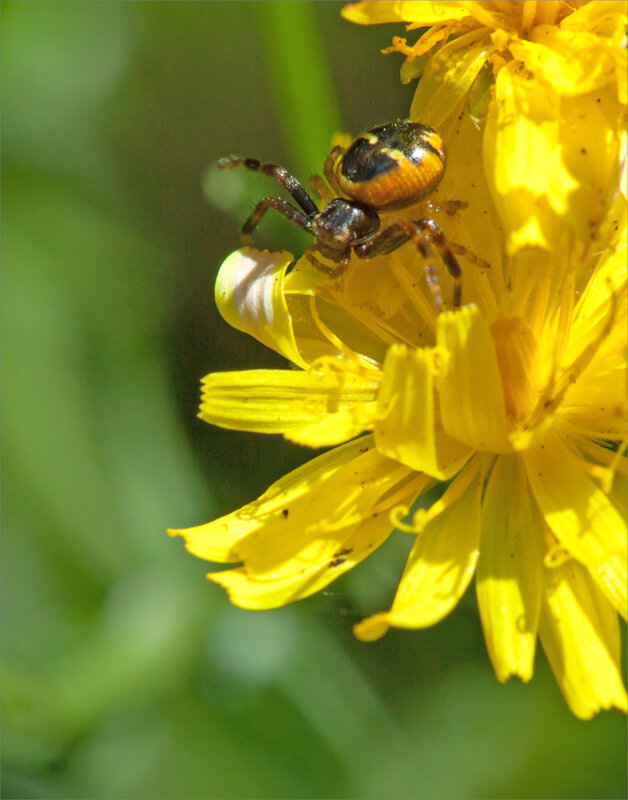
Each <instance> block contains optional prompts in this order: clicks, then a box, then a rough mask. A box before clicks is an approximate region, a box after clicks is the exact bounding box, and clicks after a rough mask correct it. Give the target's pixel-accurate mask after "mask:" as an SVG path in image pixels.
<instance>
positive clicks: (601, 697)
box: [539, 561, 626, 719]
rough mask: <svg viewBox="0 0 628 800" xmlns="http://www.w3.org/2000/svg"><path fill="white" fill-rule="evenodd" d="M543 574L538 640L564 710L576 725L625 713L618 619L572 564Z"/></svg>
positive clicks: (580, 571)
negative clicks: (610, 712)
mask: <svg viewBox="0 0 628 800" xmlns="http://www.w3.org/2000/svg"><path fill="white" fill-rule="evenodd" d="M548 573H549V574H548V579H549V581H550V583H549V586H548V588H547V592H546V595H545V602H544V607H543V613H542V614H541V620H540V624H539V634H540V637H541V642H542V644H543V649H544V650H545V653H546V655H547V658H548V660H549V662H550V664H551V667H552V670H553V672H554V675H555V676H556V680H557V681H558V685H559V686H560V688H561V690H562V692H563V694H564V695H565V699H566V700H567V703H568V704H569V708H570V709H571V710H572V711H573V713H574V714H575V715H576V716H577V717H580V718H581V719H590V718H591V717H592V716H593V715H594V714H595V713H596V712H598V711H601V710H602V709H608V708H612V707H613V706H614V707H616V708H619V709H621V710H622V711H626V690H625V688H624V685H623V682H622V676H621V668H620V637H619V626H618V621H617V614H616V613H615V611H614V610H613V608H612V607H611V605H610V603H609V602H608V601H607V600H606V599H605V598H604V597H603V595H602V594H601V592H600V591H599V590H598V589H597V587H596V586H595V584H594V583H593V582H592V581H591V579H590V577H589V575H588V574H587V572H586V570H585V569H584V567H582V566H581V565H580V564H578V563H577V562H575V561H568V562H567V563H565V564H562V565H560V566H557V567H554V568H553V569H551V570H548Z"/></svg>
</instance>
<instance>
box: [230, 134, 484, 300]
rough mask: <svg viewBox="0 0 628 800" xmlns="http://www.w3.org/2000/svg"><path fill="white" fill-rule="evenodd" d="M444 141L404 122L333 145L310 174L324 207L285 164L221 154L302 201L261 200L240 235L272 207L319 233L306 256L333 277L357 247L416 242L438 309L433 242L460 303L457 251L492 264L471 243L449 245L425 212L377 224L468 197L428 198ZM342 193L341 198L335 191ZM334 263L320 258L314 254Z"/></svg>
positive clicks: (453, 205) (383, 249)
mask: <svg viewBox="0 0 628 800" xmlns="http://www.w3.org/2000/svg"><path fill="white" fill-rule="evenodd" d="M445 162H446V156H445V145H444V142H443V138H442V136H441V135H440V134H439V133H438V132H437V131H435V130H434V129H433V128H429V127H428V126H427V125H422V124H421V123H420V122H411V121H410V120H399V121H397V122H390V123H387V124H386V125H380V126H378V127H376V128H373V129H372V130H370V131H367V132H366V133H363V134H361V135H360V136H358V138H357V139H355V140H354V141H353V142H352V144H351V145H350V146H349V147H348V148H347V149H345V148H343V147H340V146H336V147H334V148H333V149H332V151H331V153H330V154H329V156H328V157H327V159H326V161H325V165H324V167H323V174H324V175H325V179H326V181H327V184H329V187H331V191H330V189H329V188H328V187H327V185H326V184H325V181H324V180H323V179H322V178H321V177H320V176H318V175H315V176H314V177H313V178H312V180H311V185H312V187H313V188H314V190H315V191H316V192H317V193H318V194H319V195H320V196H321V198H322V199H324V200H326V201H327V202H326V204H325V205H324V206H323V207H322V208H321V209H319V208H318V206H317V205H316V203H315V202H314V201H313V200H312V198H311V197H310V196H309V194H308V193H307V192H306V191H305V189H304V188H303V186H302V185H301V184H300V183H299V181H298V180H297V179H296V178H295V177H294V176H293V175H291V174H290V173H289V172H288V171H287V170H286V169H284V167H280V166H278V165H277V164H264V163H262V162H260V161H258V160H257V159H254V158H242V157H240V156H226V157H225V158H221V159H219V160H218V167H219V168H220V169H231V168H233V167H246V168H247V169H250V170H253V171H255V172H262V173H264V174H265V175H271V176H272V177H274V178H275V179H276V180H278V181H279V183H281V184H282V186H284V187H285V188H286V189H287V191H288V192H289V193H290V194H291V195H292V197H293V199H294V200H295V201H296V203H297V204H298V205H299V206H300V209H299V208H296V207H295V206H293V205H292V204H291V203H288V202H287V201H286V200H282V199H281V198H279V197H265V198H264V199H263V200H260V201H259V203H258V204H257V206H256V207H255V209H254V211H253V213H252V214H251V216H250V217H249V218H248V219H247V220H246V222H245V223H244V225H243V226H242V237H243V240H244V241H245V243H246V244H250V242H251V233H252V232H253V230H254V229H255V228H256V227H257V226H258V225H259V223H260V222H261V220H262V217H263V216H264V214H265V213H266V212H267V211H268V209H269V208H273V209H275V211H278V212H279V213H280V214H282V215H283V216H284V217H285V218H286V219H287V220H288V221H289V222H291V223H293V224H294V225H297V226H298V227H299V228H302V229H303V230H305V231H307V232H308V233H310V234H312V236H314V237H315V238H316V243H315V244H313V245H310V246H309V247H307V248H306V250H305V254H304V255H305V256H306V258H307V259H308V260H309V261H310V262H311V263H313V264H314V266H316V267H317V268H318V269H320V270H322V271H323V272H325V273H327V274H328V275H329V276H330V277H331V278H336V277H338V276H339V275H341V274H342V273H343V272H344V271H345V270H346V269H347V267H348V266H349V262H350V261H351V256H352V253H355V254H356V255H357V256H358V257H359V258H364V259H369V258H373V257H375V256H379V255H384V254H386V253H391V252H392V251H393V250H396V249H397V248H398V247H401V245H403V244H405V243H406V242H408V241H410V240H411V241H413V242H414V244H415V245H416V247H417V249H418V251H419V252H420V254H421V256H422V257H423V259H424V261H425V273H426V279H427V283H428V286H429V287H430V290H431V292H432V295H433V296H434V300H435V303H436V305H437V306H438V307H439V308H440V307H441V305H442V303H441V293H440V285H439V282H438V273H437V265H436V260H435V258H434V251H433V248H434V247H435V248H436V249H437V250H438V252H439V254H440V257H441V259H442V261H443V263H444V265H445V266H446V267H447V269H448V270H449V273H450V275H451V277H452V278H453V306H454V307H457V306H459V305H460V302H461V297H462V271H461V269H460V265H459V264H458V260H457V258H456V256H455V255H454V252H456V253H458V254H459V255H466V256H467V257H468V258H469V259H470V260H471V261H472V262H475V263H481V264H482V265H483V266H485V267H486V266H488V265H487V264H486V262H483V261H482V260H481V259H479V258H478V257H477V256H474V255H473V253H471V252H470V251H469V250H467V248H465V247H463V246H462V245H459V244H453V243H449V242H448V241H447V239H446V238H445V236H444V234H443V232H442V231H441V229H440V228H439V226H438V225H437V224H436V222H435V221H434V220H433V219H430V218H429V217H420V218H418V219H412V220H399V221H397V222H392V223H391V224H389V225H388V226H387V227H383V228H381V229H380V225H381V220H380V216H379V214H380V212H382V211H384V212H386V211H392V210H395V209H401V208H406V207H408V206H411V205H414V204H415V203H417V202H419V201H424V202H423V209H425V210H426V211H430V212H434V211H438V210H439V209H443V210H445V211H446V212H447V213H448V214H453V213H455V212H456V211H458V210H459V209H461V208H464V207H465V206H466V203H463V202H460V201H456V200H450V201H445V202H443V203H440V204H435V203H432V202H430V201H426V200H425V198H426V197H427V196H428V195H429V194H431V193H432V192H433V191H434V190H435V189H436V187H437V186H438V184H439V183H440V181H441V179H442V177H443V175H444V173H445ZM335 195H338V196H335ZM315 253H320V254H321V255H322V256H323V257H324V258H327V259H329V260H330V261H332V262H334V263H335V264H337V266H335V267H331V266H327V265H326V264H323V263H321V262H320V261H319V260H318V259H317V258H316V256H315Z"/></svg>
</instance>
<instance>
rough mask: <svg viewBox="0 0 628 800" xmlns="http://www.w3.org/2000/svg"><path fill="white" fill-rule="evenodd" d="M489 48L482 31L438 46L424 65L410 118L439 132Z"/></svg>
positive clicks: (458, 104)
mask: <svg viewBox="0 0 628 800" xmlns="http://www.w3.org/2000/svg"><path fill="white" fill-rule="evenodd" d="M492 49H493V46H492V44H491V42H490V40H489V39H488V37H487V36H486V33H485V31H483V30H479V31H477V30H474V31H471V32H470V33H465V34H463V35H462V36H459V37H457V38H456V39H454V40H453V41H451V42H448V43H447V44H446V45H444V46H443V47H441V48H440V49H439V50H438V51H437V52H436V53H434V55H433V56H432V57H431V58H430V59H429V61H428V62H427V65H426V67H425V70H424V72H423V76H422V78H421V80H420V82H419V85H418V87H417V90H416V94H415V95H414V100H413V101H412V106H411V108H410V119H416V120H419V121H420V122H423V123H424V124H425V125H431V126H432V127H434V128H436V129H441V127H442V126H443V124H444V123H445V121H446V120H447V119H448V117H450V116H451V115H452V114H453V113H454V112H456V111H457V110H458V108H459V106H460V101H461V100H462V99H463V98H464V97H465V95H466V94H467V92H468V91H469V89H470V88H471V86H472V85H473V81H474V80H475V79H476V77H477V75H478V73H479V72H480V70H481V69H482V67H483V66H484V64H485V63H486V59H487V57H488V55H489V54H490V52H491V50H492Z"/></svg>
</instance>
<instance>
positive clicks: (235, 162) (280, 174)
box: [217, 156, 318, 217]
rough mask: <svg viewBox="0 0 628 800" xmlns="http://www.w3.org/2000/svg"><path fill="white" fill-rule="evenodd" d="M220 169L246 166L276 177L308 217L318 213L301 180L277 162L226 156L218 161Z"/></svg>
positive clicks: (254, 170)
mask: <svg viewBox="0 0 628 800" xmlns="http://www.w3.org/2000/svg"><path fill="white" fill-rule="evenodd" d="M217 164H218V167H219V168H220V169H233V168H234V167H246V168H247V169H250V170H252V171H253V172H262V173H263V174H264V175H270V176H271V177H272V178H275V179H276V180H278V181H279V183H280V184H281V185H282V186H284V187H285V188H286V189H287V190H288V192H290V194H291V195H292V197H293V198H294V199H295V200H296V202H297V203H298V204H299V205H300V206H301V208H302V209H303V210H304V211H305V213H306V214H307V215H308V217H311V216H312V214H316V212H317V211H318V206H317V205H316V203H315V202H314V201H313V200H312V198H311V197H310V196H309V194H308V193H307V192H306V191H305V189H304V188H303V186H301V184H300V183H299V181H298V180H297V179H296V178H295V177H294V175H291V174H290V173H289V172H288V170H287V169H284V167H280V166H278V165H277V164H263V163H262V162H261V161H258V160H257V159H256V158H242V157H241V156H225V157H224V158H219V159H218V161H217Z"/></svg>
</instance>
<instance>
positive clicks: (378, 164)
mask: <svg viewBox="0 0 628 800" xmlns="http://www.w3.org/2000/svg"><path fill="white" fill-rule="evenodd" d="M445 160H446V157H445V145H444V142H443V139H442V137H441V135H440V134H439V133H438V132H437V131H435V130H434V129H433V128H429V127H428V126H427V125H421V123H419V122H411V121H409V120H400V121H398V122H390V123H388V124H386V125H380V126H379V127H377V128H373V129H372V130H370V131H368V132H367V133H364V134H362V135H361V136H359V137H358V138H357V139H356V140H355V141H354V142H353V144H352V145H351V146H350V147H349V148H348V149H347V150H346V152H345V153H344V154H343V155H342V157H341V158H340V159H339V161H338V163H337V165H336V169H335V177H336V181H337V183H338V186H339V188H340V189H341V191H342V192H344V193H345V194H346V195H348V196H349V197H351V198H352V199H353V200H357V201H359V202H360V203H364V204H365V205H368V206H373V207H375V208H403V207H405V206H408V205H412V204H413V203H415V202H417V201H418V200H421V199H422V198H424V197H426V196H427V195H428V194H430V193H431V192H433V191H434V189H435V188H436V187H437V186H438V184H439V183H440V180H441V178H442V177H443V175H444V173H445Z"/></svg>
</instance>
